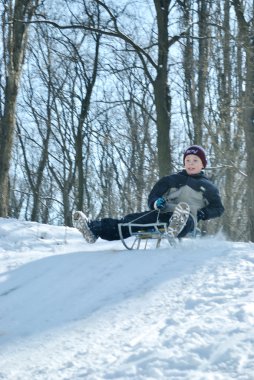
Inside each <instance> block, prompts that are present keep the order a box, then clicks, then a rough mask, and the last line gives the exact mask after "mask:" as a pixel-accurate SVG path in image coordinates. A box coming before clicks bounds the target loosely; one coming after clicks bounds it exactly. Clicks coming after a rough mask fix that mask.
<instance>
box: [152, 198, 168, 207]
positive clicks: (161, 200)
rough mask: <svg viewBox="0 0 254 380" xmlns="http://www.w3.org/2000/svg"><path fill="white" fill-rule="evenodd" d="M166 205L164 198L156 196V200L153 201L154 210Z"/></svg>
mask: <svg viewBox="0 0 254 380" xmlns="http://www.w3.org/2000/svg"><path fill="white" fill-rule="evenodd" d="M165 207H166V201H165V199H164V198H162V197H161V198H158V199H157V201H155V202H154V208H155V210H163V209H164V208H165Z"/></svg>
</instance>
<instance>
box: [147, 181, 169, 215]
mask: <svg viewBox="0 0 254 380" xmlns="http://www.w3.org/2000/svg"><path fill="white" fill-rule="evenodd" d="M173 185H174V175H170V176H165V177H162V178H161V179H159V181H158V182H156V184H155V185H154V187H153V188H152V190H151V192H150V194H149V195H148V207H149V208H150V210H153V209H154V202H155V201H156V200H157V199H158V198H161V197H162V196H163V195H164V194H165V193H166V192H167V191H168V190H169V188H170V187H173Z"/></svg>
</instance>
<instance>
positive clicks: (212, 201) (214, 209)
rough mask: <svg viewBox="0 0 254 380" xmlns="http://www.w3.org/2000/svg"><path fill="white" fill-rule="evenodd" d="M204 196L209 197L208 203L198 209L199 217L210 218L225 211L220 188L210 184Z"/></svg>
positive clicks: (216, 216)
mask: <svg viewBox="0 0 254 380" xmlns="http://www.w3.org/2000/svg"><path fill="white" fill-rule="evenodd" d="M204 197H205V198H206V199H207V201H208V205H207V206H206V207H203V208H202V209H200V210H198V219H199V220H200V219H202V220H208V219H213V218H218V217H219V216H221V215H222V214H223V212H224V207H223V204H222V202H221V197H220V194H219V191H218V189H217V188H216V187H215V186H211V187H210V186H209V188H208V189H207V190H206V191H205V193H204Z"/></svg>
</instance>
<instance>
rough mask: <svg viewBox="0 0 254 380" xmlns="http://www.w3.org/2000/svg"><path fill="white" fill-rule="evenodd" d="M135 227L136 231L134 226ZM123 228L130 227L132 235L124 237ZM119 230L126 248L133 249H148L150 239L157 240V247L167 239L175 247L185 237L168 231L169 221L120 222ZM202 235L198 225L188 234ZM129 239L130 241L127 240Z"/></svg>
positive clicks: (192, 236)
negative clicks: (178, 236) (179, 236)
mask: <svg viewBox="0 0 254 380" xmlns="http://www.w3.org/2000/svg"><path fill="white" fill-rule="evenodd" d="M134 227H135V231H133V228H134ZM123 228H128V231H129V234H130V237H129V238H127V239H125V238H124V237H123ZM118 231H119V236H120V239H121V241H122V243H123V245H124V247H125V248H127V249H128V250H132V249H146V248H147V247H148V242H149V241H154V242H155V248H159V247H160V244H161V242H162V240H166V241H167V242H168V243H169V245H170V246H171V247H175V246H176V245H177V243H178V242H179V241H180V240H182V239H183V238H180V239H179V238H176V237H174V236H173V235H172V234H170V233H169V232H168V225H167V223H160V222H157V223H150V224H138V223H131V222H130V223H120V224H118ZM200 236H201V231H200V229H199V228H198V227H197V226H196V227H195V229H194V231H192V232H190V233H189V234H188V235H186V237H187V238H191V239H193V238H196V237H200ZM127 240H128V242H127Z"/></svg>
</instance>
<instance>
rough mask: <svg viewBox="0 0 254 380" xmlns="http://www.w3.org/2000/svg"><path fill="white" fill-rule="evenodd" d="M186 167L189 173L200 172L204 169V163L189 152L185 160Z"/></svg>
mask: <svg viewBox="0 0 254 380" xmlns="http://www.w3.org/2000/svg"><path fill="white" fill-rule="evenodd" d="M184 168H185V170H186V172H187V173H188V174H189V175H192V174H198V173H200V172H201V170H202V169H203V163H202V161H201V159H200V158H199V157H198V156H195V154H188V156H186V157H185V160H184Z"/></svg>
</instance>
